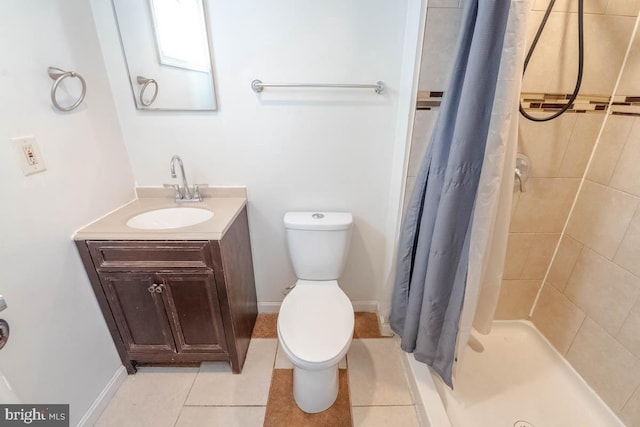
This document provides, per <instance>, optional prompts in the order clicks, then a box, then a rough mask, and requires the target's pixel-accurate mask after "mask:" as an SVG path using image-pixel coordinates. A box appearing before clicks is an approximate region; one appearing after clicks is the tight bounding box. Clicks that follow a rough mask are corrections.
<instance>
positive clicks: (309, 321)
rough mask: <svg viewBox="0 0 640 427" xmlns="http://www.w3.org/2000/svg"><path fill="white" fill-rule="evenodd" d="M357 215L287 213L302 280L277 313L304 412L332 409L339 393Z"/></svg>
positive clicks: (348, 333)
mask: <svg viewBox="0 0 640 427" xmlns="http://www.w3.org/2000/svg"><path fill="white" fill-rule="evenodd" d="M352 223H353V217H352V215H351V214H350V213H345V212H288V213H287V214H285V216H284V226H285V228H286V234H287V243H288V246H289V254H290V257H291V261H292V263H293V269H294V270H295V272H296V276H297V277H298V281H297V282H296V286H295V287H294V288H293V290H292V291H291V292H290V293H289V294H288V295H287V296H286V297H285V298H284V301H283V302H282V306H281V307H280V314H279V316H278V338H279V340H280V345H281V347H282V349H283V351H284V353H285V354H286V356H287V357H288V358H289V360H290V361H291V363H293V366H294V368H293V396H294V398H295V400H296V403H297V404H298V406H299V407H300V409H302V410H303V411H304V412H308V413H316V412H322V411H324V410H325V409H328V408H329V407H330V406H331V405H333V402H335V400H336V398H337V396H338V363H339V362H340V360H341V359H342V358H343V357H344V356H345V355H346V354H347V351H348V350H349V345H350V344H351V337H352V335H353V325H354V315H353V306H352V305H351V301H350V300H349V297H347V295H346V294H345V293H344V292H343V291H342V289H340V286H339V285H338V281H337V279H338V277H339V276H340V273H342V269H343V267H344V264H345V261H346V258H347V251H348V249H349V241H350V240H351V225H352Z"/></svg>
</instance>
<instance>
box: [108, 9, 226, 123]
mask: <svg viewBox="0 0 640 427" xmlns="http://www.w3.org/2000/svg"><path fill="white" fill-rule="evenodd" d="M112 2H113V10H114V12H115V15H116V21H117V26H118V32H119V34H120V42H121V44H122V51H123V54H124V58H125V62H126V65H127V69H128V72H129V83H130V84H131V90H132V92H133V100H134V103H135V105H136V108H137V109H139V110H174V111H175V110H186V111H214V110H216V108H217V105H216V104H217V103H216V97H215V87H214V82H213V72H212V65H211V54H210V52H211V49H210V47H209V37H208V33H209V32H208V27H207V12H206V10H205V5H204V4H203V0H112Z"/></svg>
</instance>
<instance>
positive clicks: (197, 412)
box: [176, 406, 266, 427]
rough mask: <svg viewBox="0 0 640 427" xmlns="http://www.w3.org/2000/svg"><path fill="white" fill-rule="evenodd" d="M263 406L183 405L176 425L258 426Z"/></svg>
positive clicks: (208, 426)
mask: <svg viewBox="0 0 640 427" xmlns="http://www.w3.org/2000/svg"><path fill="white" fill-rule="evenodd" d="M265 410H266V408H265V407H264V406H226V407H225V406H217V407H215V406H185V407H184V409H183V410H182V413H181V414H180V418H178V422H177V423H176V427H259V426H262V423H263V422H264V414H265Z"/></svg>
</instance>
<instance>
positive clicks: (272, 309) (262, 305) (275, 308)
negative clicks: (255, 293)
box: [258, 302, 282, 313]
mask: <svg viewBox="0 0 640 427" xmlns="http://www.w3.org/2000/svg"><path fill="white" fill-rule="evenodd" d="M280 304H282V303H281V302H259V303H258V313H277V312H279V311H280Z"/></svg>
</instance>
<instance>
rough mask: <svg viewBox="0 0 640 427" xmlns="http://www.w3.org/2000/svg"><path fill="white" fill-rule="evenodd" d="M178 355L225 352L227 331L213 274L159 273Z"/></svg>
mask: <svg viewBox="0 0 640 427" xmlns="http://www.w3.org/2000/svg"><path fill="white" fill-rule="evenodd" d="M157 276H158V278H159V279H160V280H161V281H162V283H163V285H164V287H163V292H162V296H163V300H164V303H165V305H166V309H167V313H168V315H169V322H170V323H171V329H172V330H173V337H174V339H175V343H176V347H177V350H178V352H179V353H201V352H207V353H211V352H220V353H225V352H226V350H227V348H226V343H225V340H224V337H225V335H224V328H223V323H222V316H221V314H220V304H219V302H218V292H217V290H216V286H215V281H214V278H213V272H211V271H208V270H207V271H200V272H187V271H183V272H176V273H158V274H157Z"/></svg>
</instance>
